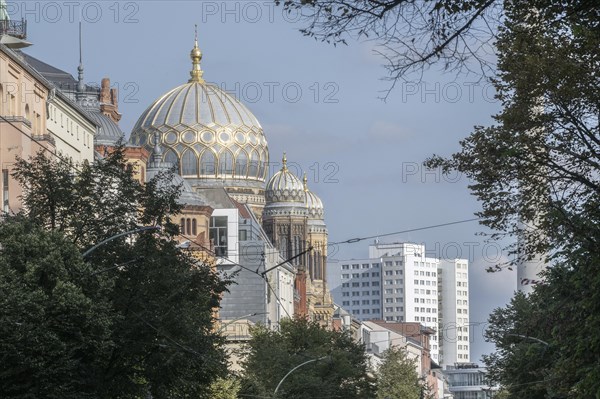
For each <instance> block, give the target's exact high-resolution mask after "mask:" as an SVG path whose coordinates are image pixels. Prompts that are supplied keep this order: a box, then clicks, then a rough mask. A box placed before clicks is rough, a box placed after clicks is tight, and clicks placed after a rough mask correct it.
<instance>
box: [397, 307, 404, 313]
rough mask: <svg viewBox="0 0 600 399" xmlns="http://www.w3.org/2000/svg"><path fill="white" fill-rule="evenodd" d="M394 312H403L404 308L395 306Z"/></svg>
mask: <svg viewBox="0 0 600 399" xmlns="http://www.w3.org/2000/svg"><path fill="white" fill-rule="evenodd" d="M396 312H404V306H397V307H396Z"/></svg>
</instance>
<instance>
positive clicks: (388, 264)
mask: <svg viewBox="0 0 600 399" xmlns="http://www.w3.org/2000/svg"><path fill="white" fill-rule="evenodd" d="M392 264H393V263H392V262H385V265H386V266H392Z"/></svg>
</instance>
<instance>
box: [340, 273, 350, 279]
mask: <svg viewBox="0 0 600 399" xmlns="http://www.w3.org/2000/svg"><path fill="white" fill-rule="evenodd" d="M342 278H350V275H349V274H342Z"/></svg>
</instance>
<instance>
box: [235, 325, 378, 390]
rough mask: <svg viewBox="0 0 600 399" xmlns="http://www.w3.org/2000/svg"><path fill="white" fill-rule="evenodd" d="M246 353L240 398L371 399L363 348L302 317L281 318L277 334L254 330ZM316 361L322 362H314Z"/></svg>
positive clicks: (343, 336) (267, 330) (345, 337)
mask: <svg viewBox="0 0 600 399" xmlns="http://www.w3.org/2000/svg"><path fill="white" fill-rule="evenodd" d="M251 334H252V338H251V339H250V342H249V343H248V348H247V351H246V353H245V356H246V357H245V360H244V362H243V367H244V372H243V376H244V383H243V386H242V393H243V394H244V395H259V396H264V397H274V396H273V394H274V391H275V388H276V387H277V385H278V384H279V382H280V381H281V380H282V379H283V378H284V376H285V375H286V374H287V373H288V372H290V371H291V370H292V369H294V368H295V367H296V366H299V365H301V364H302V363H305V362H308V361H311V360H316V361H311V362H309V363H307V364H305V365H304V366H301V367H300V368H298V369H297V370H295V371H294V372H292V373H291V374H290V375H289V376H288V377H287V378H286V379H285V381H284V382H283V383H282V384H281V387H280V389H279V391H278V396H276V397H278V398H286V399H314V398H319V397H339V398H349V399H351V398H369V397H373V395H374V386H373V384H372V382H371V381H370V379H369V377H368V375H367V373H368V370H369V369H368V362H367V356H366V353H365V350H364V347H363V346H362V345H361V344H358V343H356V342H354V340H353V339H352V337H351V336H350V335H349V334H347V333H344V332H339V331H331V330H326V329H324V328H323V327H321V326H319V324H318V323H316V322H311V321H307V320H305V319H303V318H297V319H293V320H292V319H285V320H283V321H282V322H281V324H280V328H279V330H277V331H274V330H271V329H268V328H267V327H265V326H257V327H256V328H254V329H253V330H252V332H251ZM317 359H320V360H317Z"/></svg>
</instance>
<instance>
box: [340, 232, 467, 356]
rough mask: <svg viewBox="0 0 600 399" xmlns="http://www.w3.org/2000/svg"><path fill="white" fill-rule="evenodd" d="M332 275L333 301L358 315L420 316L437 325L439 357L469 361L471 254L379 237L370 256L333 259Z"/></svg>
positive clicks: (411, 318) (433, 341)
mask: <svg viewBox="0 0 600 399" xmlns="http://www.w3.org/2000/svg"><path fill="white" fill-rule="evenodd" d="M463 267H464V268H463ZM446 269H448V270H446ZM440 273H441V275H442V276H444V277H446V276H447V278H444V277H441V276H440ZM458 273H460V276H459V274H458ZM328 280H329V283H330V287H331V288H332V294H333V297H334V300H335V302H336V303H337V304H339V305H341V306H342V308H344V309H345V310H347V311H348V312H349V313H350V314H352V315H353V316H354V317H356V318H357V319H359V320H384V321H388V322H398V321H404V322H419V323H421V324H422V325H424V326H426V327H430V328H432V329H433V330H434V331H435V334H433V335H432V336H431V357H432V359H433V360H434V361H435V362H437V363H442V364H454V363H455V362H466V361H469V355H468V353H469V339H468V336H469V335H468V261H467V260H464V259H456V260H452V261H441V260H440V259H438V258H431V257H427V256H426V253H425V246H424V245H420V244H413V243H392V244H384V243H379V242H375V243H374V244H372V245H370V246H369V257H368V258H366V259H352V260H338V261H335V262H329V264H328ZM459 284H460V285H459ZM448 301H452V303H448ZM458 301H460V302H458ZM459 312H460V313H459ZM463 312H464V313H463ZM459 320H460V322H459ZM465 320H466V322H465ZM459 329H460V330H459ZM450 330H452V331H450ZM441 337H443V338H444V339H443V340H441V339H440V338H441ZM459 337H460V338H459ZM463 337H466V340H465V341H462V340H463ZM459 339H460V340H459ZM446 347H447V348H446ZM459 348H460V349H459ZM442 354H446V355H445V358H444V357H443V356H442ZM459 356H460V357H459Z"/></svg>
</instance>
